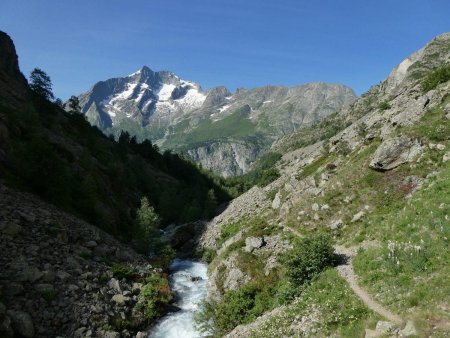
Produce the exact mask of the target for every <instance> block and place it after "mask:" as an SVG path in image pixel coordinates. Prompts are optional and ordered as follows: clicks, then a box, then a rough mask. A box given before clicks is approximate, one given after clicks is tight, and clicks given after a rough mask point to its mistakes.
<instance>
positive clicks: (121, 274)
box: [112, 264, 136, 280]
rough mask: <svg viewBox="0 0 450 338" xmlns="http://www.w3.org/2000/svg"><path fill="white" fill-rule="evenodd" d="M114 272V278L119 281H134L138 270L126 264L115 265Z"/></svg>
mask: <svg viewBox="0 0 450 338" xmlns="http://www.w3.org/2000/svg"><path fill="white" fill-rule="evenodd" d="M112 272H113V274H114V277H116V278H118V279H122V278H125V279H128V280H130V279H133V277H134V275H135V274H136V270H135V269H134V268H133V267H131V266H128V265H124V264H115V265H113V267H112Z"/></svg>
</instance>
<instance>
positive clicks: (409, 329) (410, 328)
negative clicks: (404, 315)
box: [398, 320, 417, 337]
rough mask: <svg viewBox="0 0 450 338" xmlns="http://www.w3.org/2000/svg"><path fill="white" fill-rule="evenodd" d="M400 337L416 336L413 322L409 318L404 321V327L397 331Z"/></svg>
mask: <svg viewBox="0 0 450 338" xmlns="http://www.w3.org/2000/svg"><path fill="white" fill-rule="evenodd" d="M398 334H399V336H400V337H413V336H417V330H416V327H415V326H414V323H413V322H412V321H411V320H408V321H407V322H406V325H405V327H404V328H403V329H402V330H400V331H399V332H398Z"/></svg>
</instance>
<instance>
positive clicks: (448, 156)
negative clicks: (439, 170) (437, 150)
mask: <svg viewBox="0 0 450 338" xmlns="http://www.w3.org/2000/svg"><path fill="white" fill-rule="evenodd" d="M448 160H450V151H449V152H448V153H446V154H444V156H442V162H447V161H448Z"/></svg>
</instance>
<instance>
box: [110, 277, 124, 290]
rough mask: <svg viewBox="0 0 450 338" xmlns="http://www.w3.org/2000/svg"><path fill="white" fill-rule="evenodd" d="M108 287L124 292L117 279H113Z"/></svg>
mask: <svg viewBox="0 0 450 338" xmlns="http://www.w3.org/2000/svg"><path fill="white" fill-rule="evenodd" d="M108 287H109V288H111V289H113V290H114V291H117V292H122V288H121V287H120V283H119V281H118V280H117V279H115V278H111V279H110V280H109V282H108Z"/></svg>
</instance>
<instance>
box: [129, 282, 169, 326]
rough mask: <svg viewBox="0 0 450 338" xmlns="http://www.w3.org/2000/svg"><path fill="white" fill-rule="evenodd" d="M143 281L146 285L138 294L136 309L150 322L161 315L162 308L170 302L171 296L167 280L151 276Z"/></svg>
mask: <svg viewBox="0 0 450 338" xmlns="http://www.w3.org/2000/svg"><path fill="white" fill-rule="evenodd" d="M145 281H146V284H145V285H144V286H143V287H142V289H141V292H140V293H139V297H138V303H137V305H136V309H137V310H138V311H141V312H142V313H143V314H144V316H145V317H146V319H147V320H149V321H150V320H152V319H154V318H157V317H159V316H160V315H162V314H163V312H164V308H165V307H166V306H167V304H169V303H170V302H171V301H172V299H173V295H172V291H171V290H170V287H169V283H168V281H167V279H165V278H163V277H161V276H158V275H151V276H150V277H147V278H146V280H145Z"/></svg>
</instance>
